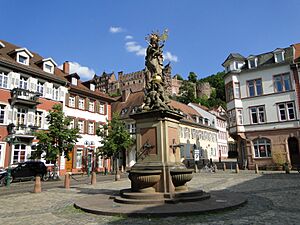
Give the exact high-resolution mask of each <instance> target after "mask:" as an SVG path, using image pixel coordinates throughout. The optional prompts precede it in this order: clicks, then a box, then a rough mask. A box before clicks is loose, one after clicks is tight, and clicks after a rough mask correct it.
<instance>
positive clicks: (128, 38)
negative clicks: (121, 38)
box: [125, 35, 133, 40]
mask: <svg viewBox="0 0 300 225" xmlns="http://www.w3.org/2000/svg"><path fill="white" fill-rule="evenodd" d="M125 39H126V40H131V39H133V36H131V35H126V36H125Z"/></svg>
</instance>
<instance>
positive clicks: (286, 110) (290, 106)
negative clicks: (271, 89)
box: [277, 102, 296, 121]
mask: <svg viewBox="0 0 300 225" xmlns="http://www.w3.org/2000/svg"><path fill="white" fill-rule="evenodd" d="M277 107H278V112H279V120H280V121H285V120H294V119H296V115H295V105H294V102H284V103H279V104H277Z"/></svg>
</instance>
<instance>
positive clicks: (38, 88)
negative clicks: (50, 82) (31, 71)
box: [36, 82, 44, 95]
mask: <svg viewBox="0 0 300 225" xmlns="http://www.w3.org/2000/svg"><path fill="white" fill-rule="evenodd" d="M36 91H37V92H38V93H40V94H41V95H44V84H42V83H41V82H38V83H37V90H36Z"/></svg>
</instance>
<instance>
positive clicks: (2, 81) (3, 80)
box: [0, 73, 8, 88]
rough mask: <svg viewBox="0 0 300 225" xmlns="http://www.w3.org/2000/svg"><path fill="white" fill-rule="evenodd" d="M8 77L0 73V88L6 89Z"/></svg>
mask: <svg viewBox="0 0 300 225" xmlns="http://www.w3.org/2000/svg"><path fill="white" fill-rule="evenodd" d="M7 80H8V76H7V74H5V73H0V88H7Z"/></svg>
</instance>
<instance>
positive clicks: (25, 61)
mask: <svg viewBox="0 0 300 225" xmlns="http://www.w3.org/2000/svg"><path fill="white" fill-rule="evenodd" d="M17 61H18V63H21V64H24V65H29V57H26V56H24V55H20V54H18V56H17Z"/></svg>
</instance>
